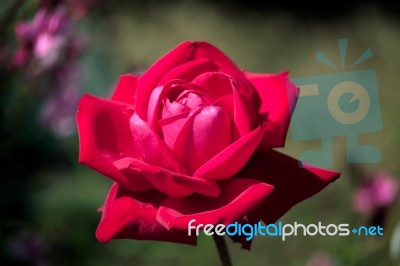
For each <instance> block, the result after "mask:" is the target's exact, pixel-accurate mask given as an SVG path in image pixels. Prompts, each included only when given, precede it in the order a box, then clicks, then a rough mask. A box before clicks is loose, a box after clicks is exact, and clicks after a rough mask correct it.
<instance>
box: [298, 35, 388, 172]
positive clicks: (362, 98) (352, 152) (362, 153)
mask: <svg viewBox="0 0 400 266" xmlns="http://www.w3.org/2000/svg"><path fill="white" fill-rule="evenodd" d="M338 46H339V55H340V62H341V67H338V66H337V65H335V64H334V63H333V62H332V61H331V60H330V59H329V58H328V57H327V56H326V55H324V54H323V53H322V52H321V51H318V52H317V53H316V55H315V58H316V59H317V60H318V61H320V62H322V63H323V64H325V65H327V66H329V67H331V68H332V69H334V70H335V72H334V73H332V74H324V75H318V76H310V77H301V78H295V79H293V80H292V81H293V82H294V83H295V84H296V85H297V86H299V87H300V97H299V100H298V103H297V106H296V109H295V111H294V113H293V117H292V125H291V132H292V136H293V138H294V140H297V141H305V140H313V139H321V148H320V149H317V150H307V151H304V152H303V153H302V154H300V158H301V160H302V161H305V162H308V163H311V164H314V165H317V166H322V167H327V168H331V167H332V164H333V158H332V145H333V138H334V137H336V136H346V138H347V152H346V153H347V154H346V159H347V162H348V163H378V162H379V161H380V160H381V153H380V151H379V149H377V148H376V147H374V146H371V145H366V144H362V145H361V144H359V143H358V136H359V134H363V133H371V132H377V131H379V130H381V129H382V119H381V113H380V108H379V96H378V84H377V79H376V72H375V70H374V69H362V70H354V68H355V67H357V66H359V65H361V64H362V63H363V62H364V61H366V60H367V59H368V58H370V57H371V56H373V54H372V51H371V49H369V48H368V49H366V50H365V51H364V52H363V53H362V54H361V55H360V56H359V57H358V59H357V60H355V62H353V63H352V64H346V56H347V47H348V40H347V39H340V40H339V41H338ZM348 65H349V66H348Z"/></svg>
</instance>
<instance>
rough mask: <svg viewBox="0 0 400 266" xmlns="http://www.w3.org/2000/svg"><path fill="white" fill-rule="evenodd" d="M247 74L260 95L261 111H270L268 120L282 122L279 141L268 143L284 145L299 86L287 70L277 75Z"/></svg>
mask: <svg viewBox="0 0 400 266" xmlns="http://www.w3.org/2000/svg"><path fill="white" fill-rule="evenodd" d="M245 75H246V77H247V78H248V79H249V80H250V81H251V83H252V84H253V85H254V87H255V88H256V90H257V92H258V94H259V96H260V99H261V107H260V110H259V113H268V120H271V121H277V122H279V123H280V124H281V131H280V132H279V135H278V136H276V137H274V138H275V139H277V140H278V141H277V142H276V143H274V144H271V141H266V143H269V146H270V145H273V146H274V147H283V146H284V144H285V139H286V133H287V130H288V127H289V122H290V116H291V114H292V112H293V110H294V107H295V105H296V101H297V96H298V88H297V87H296V86H294V85H293V83H291V82H290V80H289V79H288V73H287V72H284V73H280V74H275V75H265V74H254V73H247V72H246V73H245ZM266 138H268V136H266Z"/></svg>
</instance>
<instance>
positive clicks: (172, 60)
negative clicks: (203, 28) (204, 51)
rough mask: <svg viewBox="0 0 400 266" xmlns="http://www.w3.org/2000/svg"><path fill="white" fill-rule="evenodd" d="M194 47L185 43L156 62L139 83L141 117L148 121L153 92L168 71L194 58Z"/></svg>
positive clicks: (138, 111)
mask: <svg viewBox="0 0 400 266" xmlns="http://www.w3.org/2000/svg"><path fill="white" fill-rule="evenodd" d="M193 53H194V47H193V44H192V43H191V42H184V43H182V44H180V45H178V46H177V47H176V48H175V49H173V50H172V51H170V52H169V53H167V54H166V55H164V56H163V57H162V58H160V59H159V60H158V61H157V62H155V63H154V64H153V65H152V66H151V67H150V68H149V69H148V70H147V71H146V72H145V73H143V75H142V76H141V77H140V78H139V81H138V90H137V93H136V102H135V108H136V112H137V113H138V115H139V117H140V118H142V119H143V120H144V121H147V109H148V108H147V103H148V102H149V98H150V94H151V92H152V90H153V89H154V88H155V87H157V85H158V83H159V82H160V81H161V79H162V78H163V77H164V76H165V74H166V73H168V71H170V70H171V69H173V68H175V67H176V66H179V65H181V64H184V63H186V62H188V61H190V60H191V59H192V58H193Z"/></svg>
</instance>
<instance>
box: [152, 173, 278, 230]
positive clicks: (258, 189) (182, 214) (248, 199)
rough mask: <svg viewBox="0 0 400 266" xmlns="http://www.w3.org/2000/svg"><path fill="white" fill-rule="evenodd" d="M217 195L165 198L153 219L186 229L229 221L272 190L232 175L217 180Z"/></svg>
mask: <svg viewBox="0 0 400 266" xmlns="http://www.w3.org/2000/svg"><path fill="white" fill-rule="evenodd" d="M220 185H221V191H222V193H221V194H220V195H219V197H217V198H209V197H204V196H199V195H192V196H190V197H188V198H166V199H165V200H164V202H163V203H162V204H161V206H160V208H159V210H158V213H157V221H158V222H159V223H161V224H162V225H163V226H164V227H165V228H168V229H169V230H170V229H181V230H187V229H188V223H189V221H190V220H192V219H196V222H195V223H194V224H193V225H196V224H200V223H202V224H214V225H215V224H218V223H222V224H229V223H232V222H234V221H237V220H238V219H241V218H242V217H243V216H244V215H246V214H247V213H249V212H250V211H251V210H253V209H254V208H255V207H256V206H257V205H258V204H260V203H261V202H262V201H263V200H264V199H265V198H267V196H268V195H269V194H270V193H271V191H272V190H273V186H271V185H268V184H265V183H263V182H259V181H256V180H252V179H245V178H234V179H229V180H226V181H223V182H221V184H220Z"/></svg>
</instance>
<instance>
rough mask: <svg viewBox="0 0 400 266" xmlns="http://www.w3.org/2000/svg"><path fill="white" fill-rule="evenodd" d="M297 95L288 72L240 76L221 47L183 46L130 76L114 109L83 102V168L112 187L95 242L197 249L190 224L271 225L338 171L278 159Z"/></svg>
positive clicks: (85, 98)
mask: <svg viewBox="0 0 400 266" xmlns="http://www.w3.org/2000/svg"><path fill="white" fill-rule="evenodd" d="M297 95H298V89H297V88H296V87H295V86H294V85H293V84H292V83H291V82H290V81H289V79H288V77H287V73H281V74H251V73H246V72H242V71H240V70H239V69H238V68H237V67H236V65H235V64H234V63H233V62H232V61H231V60H230V59H229V58H228V57H226V56H225V55H224V54H223V53H222V52H221V51H219V50H218V49H217V48H216V47H214V46H212V45H210V44H208V43H204V42H185V43H182V44H181V45H179V46H178V47H176V48H175V49H174V50H172V51H171V52H169V53H168V54H167V55H165V56H164V57H162V58H161V59H160V60H159V61H157V62H156V63H155V64H154V65H153V66H152V67H150V68H149V69H148V70H147V71H146V72H145V73H144V74H143V75H142V76H140V77H137V76H134V75H124V76H122V77H121V78H120V80H119V83H118V85H117V88H116V90H115V92H114V94H113V96H112V97H111V99H110V100H106V99H101V98H97V97H93V96H89V95H85V96H83V98H82V99H81V101H80V104H79V111H78V114H77V121H78V128H79V138H80V155H79V161H80V162H81V163H83V164H85V165H87V166H89V167H91V168H93V169H95V170H96V171H98V172H100V173H102V174H104V175H106V176H108V177H109V178H111V179H113V180H114V181H115V183H114V185H113V186H112V187H111V190H110V192H109V194H108V197H107V199H106V202H105V204H104V206H103V207H102V219H101V221H100V224H99V226H98V228H97V232H96V236H97V238H98V240H99V241H101V242H107V241H109V240H111V239H113V238H133V239H149V240H163V241H173V242H180V243H188V244H195V243H196V239H195V237H194V236H193V235H192V236H188V234H187V226H188V222H189V221H190V220H191V219H196V220H197V223H203V224H206V223H211V224H216V223H224V224H228V223H232V222H235V221H243V219H244V217H246V221H249V222H257V221H259V220H263V221H264V222H267V223H270V222H274V221H275V220H277V219H278V218H279V217H280V216H281V215H283V214H284V213H285V212H286V211H288V210H289V209H290V208H291V207H292V206H293V205H294V204H296V203H298V202H300V201H302V200H304V199H305V198H307V197H310V196H311V195H313V194H315V193H316V192H318V191H319V190H321V189H322V188H324V187H325V186H326V185H327V184H328V183H329V182H331V181H332V180H334V179H335V178H337V177H338V173H336V172H332V171H327V170H322V169H317V168H301V167H299V164H298V161H297V160H295V159H292V158H290V157H287V156H285V155H283V154H281V153H278V152H276V151H273V150H271V148H274V147H282V146H283V145H284V141H285V137H286V132H287V128H288V124H289V120H290V114H291V112H292V111H293V108H294V106H295V102H296V99H297ZM237 240H239V241H242V240H241V239H237ZM243 244H244V245H245V246H246V247H248V246H249V243H247V242H245V241H243Z"/></svg>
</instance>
